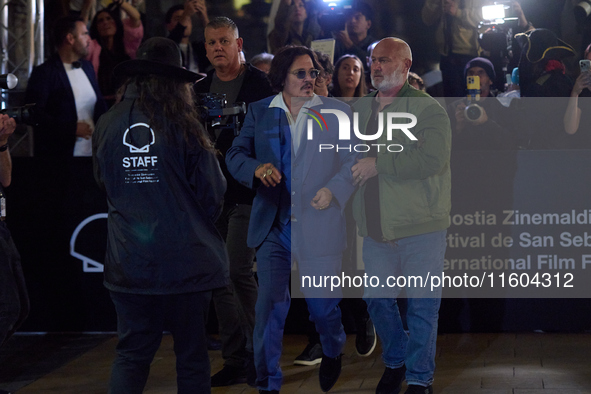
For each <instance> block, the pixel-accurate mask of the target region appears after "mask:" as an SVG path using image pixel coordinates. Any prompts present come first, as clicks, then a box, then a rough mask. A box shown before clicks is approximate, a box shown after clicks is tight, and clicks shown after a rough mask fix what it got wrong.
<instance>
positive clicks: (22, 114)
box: [0, 74, 37, 126]
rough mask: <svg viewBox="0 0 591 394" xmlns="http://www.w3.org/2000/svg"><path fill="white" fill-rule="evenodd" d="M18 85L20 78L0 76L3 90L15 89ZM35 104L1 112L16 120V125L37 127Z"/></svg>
mask: <svg viewBox="0 0 591 394" xmlns="http://www.w3.org/2000/svg"><path fill="white" fill-rule="evenodd" d="M17 84H18V78H17V77H16V75H14V74H2V75H0V88H1V89H14V88H15V87H16V85H17ZM34 110H35V104H25V105H23V106H22V107H13V108H5V109H2V110H0V114H2V115H8V116H10V117H11V118H14V120H15V122H16V124H26V125H29V126H36V125H37V120H36V117H35V111H34Z"/></svg>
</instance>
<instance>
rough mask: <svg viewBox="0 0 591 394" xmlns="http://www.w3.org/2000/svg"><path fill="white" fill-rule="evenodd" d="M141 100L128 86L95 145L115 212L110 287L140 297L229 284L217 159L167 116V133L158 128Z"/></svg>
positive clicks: (99, 177)
mask: <svg viewBox="0 0 591 394" xmlns="http://www.w3.org/2000/svg"><path fill="white" fill-rule="evenodd" d="M136 98H137V92H136V91H135V88H133V87H128V88H127V91H126V92H125V98H124V99H123V100H122V101H121V103H119V104H116V105H115V106H114V107H113V108H112V109H111V110H110V111H109V112H107V113H106V114H105V115H103V116H102V117H101V118H100V120H99V122H98V124H97V126H96V130H95V132H94V135H93V141H92V142H93V158H94V175H95V179H96V181H97V183H98V184H99V186H101V187H102V188H104V189H105V191H106V193H107V203H108V207H109V219H108V239H107V253H106V257H105V286H106V287H107V288H108V289H109V290H112V291H118V292H124V293H133V294H180V293H189V292H196V291H204V290H209V289H214V288H218V287H222V286H225V285H226V283H227V280H228V257H227V253H226V247H225V244H224V241H223V240H222V238H221V236H220V235H219V233H218V232H217V230H216V229H215V226H214V222H215V220H216V218H217V217H218V215H219V214H220V212H221V209H222V206H223V195H224V192H225V190H226V182H225V179H224V177H223V175H222V173H221V170H220V167H219V164H218V160H217V159H216V157H215V155H214V153H212V152H210V151H208V150H206V149H204V148H202V147H201V146H200V145H199V143H198V141H197V139H196V138H195V137H189V141H188V142H187V140H186V139H185V137H184V135H183V134H184V133H183V130H179V129H177V128H176V127H175V126H174V125H172V124H171V123H170V122H168V121H167V120H166V119H164V120H163V121H162V124H163V127H162V128H163V129H165V132H162V131H161V130H159V129H152V128H151V127H150V126H149V125H148V122H149V118H148V117H147V116H145V115H144V114H143V113H141V112H140V111H139V110H138V109H137V105H134V103H135V99H136Z"/></svg>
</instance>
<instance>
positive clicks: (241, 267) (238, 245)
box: [194, 17, 273, 387]
mask: <svg viewBox="0 0 591 394" xmlns="http://www.w3.org/2000/svg"><path fill="white" fill-rule="evenodd" d="M242 42H243V40H242V38H241V37H239V34H238V27H237V26H236V24H235V23H234V22H233V21H232V20H231V19H229V18H226V17H217V18H213V19H212V20H211V21H210V22H209V24H208V25H207V26H206V27H205V48H206V51H207V58H208V59H209V61H210V62H211V64H212V65H213V67H214V69H213V70H211V71H209V72H208V73H207V77H206V78H204V79H202V80H201V81H199V82H198V83H196V84H195V86H194V90H195V93H201V94H204V93H217V94H225V95H226V100H227V102H228V104H229V105H233V104H234V103H236V102H243V103H246V104H250V103H252V102H255V101H258V100H261V99H263V98H265V97H268V96H270V95H271V94H272V93H273V91H272V89H271V85H270V83H269V81H268V80H267V76H266V74H265V73H263V72H262V71H260V70H259V69H257V68H255V67H254V66H252V65H251V64H248V63H246V64H242V63H241V62H240V51H242ZM244 116H245V114H240V116H239V119H238V120H239V122H240V123H242V122H243V120H244ZM208 131H209V133H210V137H211V138H212V139H213V140H214V141H215V147H216V149H217V150H218V151H219V152H220V153H221V155H222V156H224V157H225V155H226V151H227V150H228V149H229V148H230V147H231V146H232V142H233V141H234V138H235V137H236V132H235V131H236V130H234V129H233V128H231V127H228V125H226V127H224V126H222V127H218V128H210V129H209V130H208ZM220 165H221V168H222V171H223V173H224V176H225V177H226V180H227V182H228V190H227V192H226V194H225V196H224V210H223V212H222V215H221V216H220V218H219V219H218V221H217V223H216V227H217V228H218V230H219V231H220V233H221V234H222V236H223V237H224V239H225V240H226V247H227V249H228V256H229V258H230V280H231V285H230V286H227V287H225V288H222V289H218V290H216V291H214V293H213V302H214V305H215V309H216V313H217V317H218V321H219V325H220V339H221V341H222V357H223V358H224V367H223V369H222V370H221V371H219V372H218V373H216V374H215V375H214V376H212V379H211V385H212V387H219V386H228V385H232V384H237V383H244V382H245V380H246V377H247V376H246V375H247V373H246V372H247V367H248V366H249V365H251V362H252V352H253V349H252V330H253V328H254V306H255V303H256V299H257V284H256V281H255V278H254V275H253V272H252V267H253V262H254V250H253V249H251V248H249V247H248V246H247V245H246V234H247V231H248V223H249V221H250V211H251V209H252V201H253V198H254V192H253V191H252V190H250V189H248V188H246V187H245V186H243V185H241V184H240V183H238V182H237V181H236V180H234V178H233V177H232V176H231V175H230V173H229V172H228V170H227V167H226V163H225V162H224V160H220ZM249 363H250V364H249Z"/></svg>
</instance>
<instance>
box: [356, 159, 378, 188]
mask: <svg viewBox="0 0 591 394" xmlns="http://www.w3.org/2000/svg"><path fill="white" fill-rule="evenodd" d="M351 171H352V172H353V185H357V184H359V185H361V186H363V185H365V182H367V180H368V179H369V178H373V177H374V176H376V175H378V170H377V169H376V158H375V157H365V158H363V159H361V160H358V161H357V164H355V165H354V166H353V167H351Z"/></svg>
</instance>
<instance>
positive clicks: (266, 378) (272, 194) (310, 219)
mask: <svg viewBox="0 0 591 394" xmlns="http://www.w3.org/2000/svg"><path fill="white" fill-rule="evenodd" d="M319 70H321V66H320V65H319V64H318V61H317V59H316V55H315V54H314V52H312V51H311V50H310V49H308V48H305V47H286V48H283V49H282V50H281V51H280V52H278V53H277V54H276V55H275V58H274V59H273V62H272V64H271V70H270V72H269V80H270V81H271V85H272V87H273V88H274V89H275V90H276V91H280V93H279V94H277V95H276V96H271V97H269V98H266V99H263V100H261V101H257V102H255V103H253V104H251V105H250V106H249V109H248V112H247V115H246V120H245V122H244V126H243V127H242V130H241V133H240V135H239V136H238V137H237V138H236V139H235V140H234V144H233V146H232V148H230V149H229V150H228V152H227V154H226V163H227V164H228V169H229V171H230V173H231V174H232V175H233V176H234V178H235V179H236V180H237V181H239V182H240V183H242V184H243V185H245V186H247V187H251V188H253V189H256V197H255V199H254V202H253V208H252V215H251V221H250V226H249V230H248V245H249V246H250V247H253V248H257V274H258V278H259V296H258V299H257V304H256V321H255V329H254V338H253V343H254V354H255V365H256V369H257V387H258V388H259V389H260V392H261V393H277V392H279V389H280V388H281V381H282V373H281V368H280V367H279V359H280V357H281V348H282V337H283V328H284V325H285V318H286V316H287V312H288V310H289V304H290V295H289V276H290V272H291V265H292V262H293V261H297V263H298V266H299V269H300V274H301V275H315V276H318V275H339V276H340V271H341V258H342V252H343V250H344V248H345V246H346V240H345V218H344V215H343V209H344V207H345V204H346V203H347V200H348V199H349V197H350V195H351V194H352V192H353V190H354V186H353V182H352V176H351V167H352V166H353V165H354V164H355V159H356V157H357V154H356V153H355V151H354V149H351V148H349V149H339V150H337V149H336V146H337V145H338V144H339V140H338V135H339V122H338V119H337V116H334V115H332V114H328V113H327V112H324V114H326V115H321V113H322V111H323V110H326V109H329V110H338V111H341V112H343V113H344V115H346V116H348V117H349V119H351V116H350V115H351V110H350V108H349V106H348V105H346V104H344V103H342V102H340V101H337V100H334V99H330V98H326V97H320V96H317V95H315V94H314V80H315V78H316V77H317V76H318V73H319ZM312 115H314V116H316V117H317V118H318V115H321V116H322V118H323V119H322V121H319V122H318V123H316V122H315V121H311V122H308V120H309V119H310V120H312ZM310 128H311V129H310ZM349 131H350V130H349ZM354 142H355V141H354V140H349V141H341V143H342V144H341V145H343V144H346V145H347V146H348V147H350V146H353V145H354ZM329 146H332V147H333V149H320V148H321V147H329ZM302 291H303V292H304V295H305V296H306V301H307V303H308V310H309V311H310V319H311V320H312V321H313V322H314V323H315V325H316V330H317V331H318V333H319V334H320V341H321V343H322V349H323V352H324V354H323V357H322V363H321V365H320V371H319V380H320V387H321V389H322V390H323V391H325V392H326V391H328V390H330V389H331V388H332V387H333V385H334V384H335V383H336V381H337V379H338V377H339V374H340V371H341V351H342V349H343V346H344V343H345V333H344V331H343V326H342V324H341V312H340V309H339V308H338V303H339V301H340V297H341V295H340V293H339V294H337V295H334V294H333V295H330V294H327V293H329V292H327V291H326V289H316V291H311V290H310V289H309V288H304V287H302ZM329 297H333V298H329ZM337 297H338V298H337Z"/></svg>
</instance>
